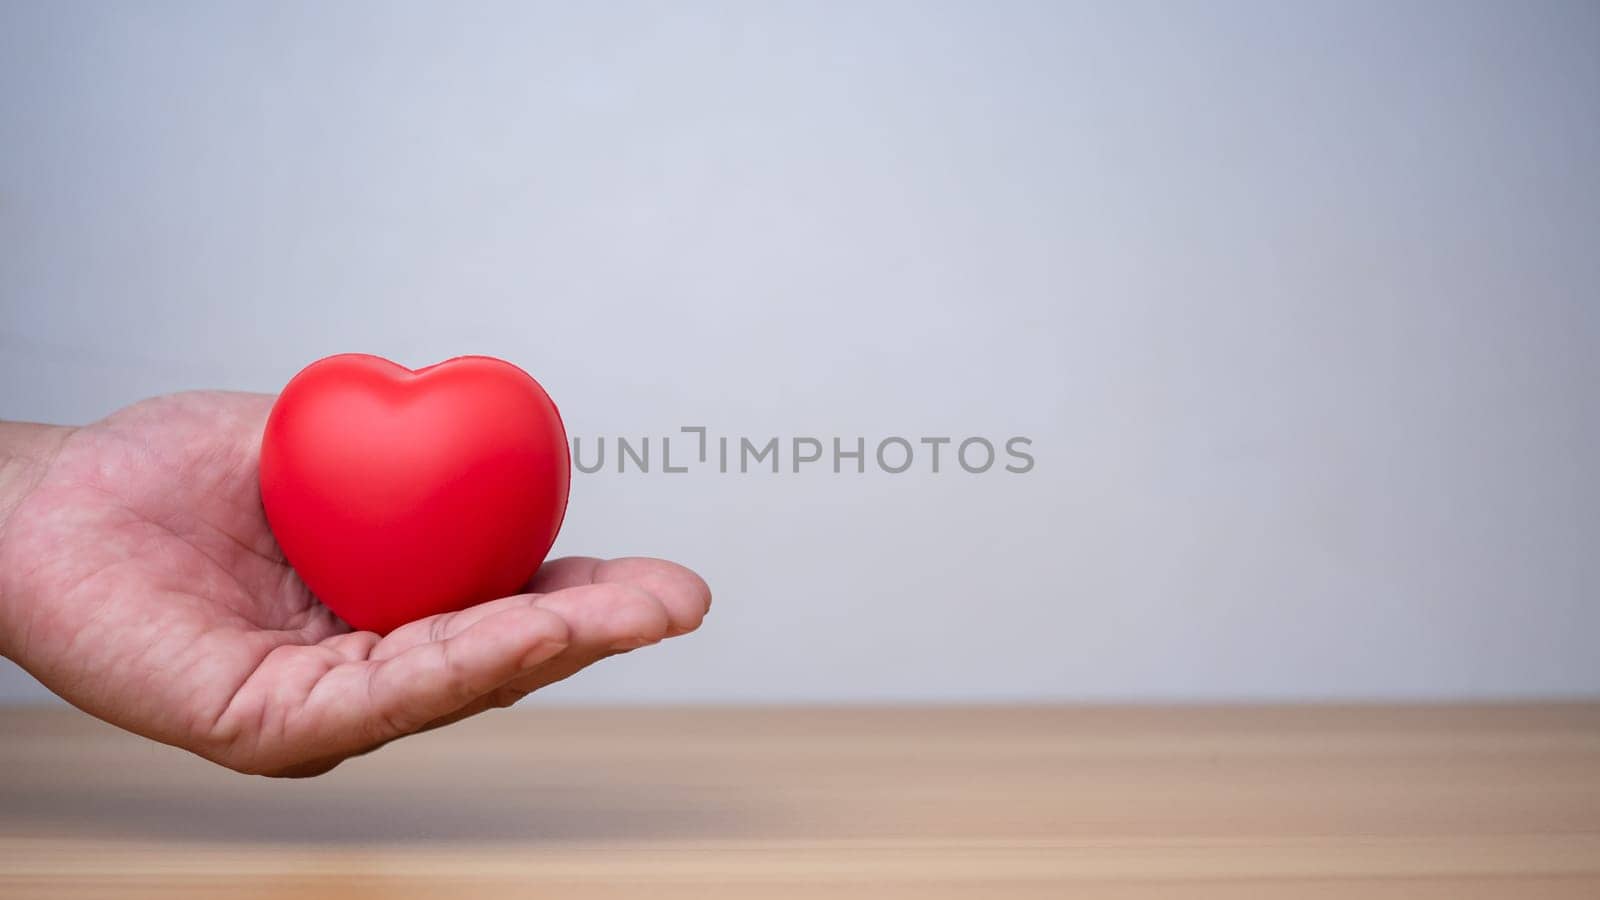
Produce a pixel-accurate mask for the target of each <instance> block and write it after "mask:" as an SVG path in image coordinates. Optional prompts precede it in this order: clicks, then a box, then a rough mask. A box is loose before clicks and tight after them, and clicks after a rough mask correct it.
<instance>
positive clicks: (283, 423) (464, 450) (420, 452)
mask: <svg viewBox="0 0 1600 900" xmlns="http://www.w3.org/2000/svg"><path fill="white" fill-rule="evenodd" d="M570 481H571V461H570V459H569V457H568V455H567V435H566V430H565V429H564V428H563V427H562V425H561V414H560V413H559V412H558V411H557V410H556V406H555V404H554V403H552V402H551V401H550V397H549V395H547V394H546V393H545V392H544V388H542V387H540V386H539V383H538V382H537V381H534V380H533V378H532V377H530V376H529V375H528V374H527V373H526V372H524V371H522V370H521V369H519V368H517V367H516V366H514V365H512V364H510V363H508V362H505V361H503V360H498V359H493V358H491V357H487V356H463V357H459V358H456V359H452V360H447V361H445V362H442V363H439V364H438V365H433V366H428V367H426V368H422V369H418V370H416V371H415V372H413V371H411V370H410V369H407V368H405V367H404V366H400V365H397V364H395V363H392V362H390V361H388V360H386V359H382V358H380V357H377V356H367V355H365V354H360V353H346V354H341V355H339V356H330V357H328V358H327V359H323V360H319V361H317V362H314V363H312V364H311V365H309V366H307V367H306V368H305V369H303V370H301V372H300V374H298V375H296V376H295V377H294V378H293V379H291V380H290V381H289V384H288V385H287V386H286V387H284V389H283V393H281V394H279V395H278V399H277V402H275V403H274V404H273V406H272V413H271V414H270V415H268V416H267V426H266V432H265V433H264V434H263V436H262V438H261V503H262V505H263V506H264V507H265V508H266V513H267V522H268V523H269V524H270V525H271V526H272V533H273V534H274V535H275V536H276V537H277V539H278V544H279V546H281V547H282V548H283V552H284V556H285V557H287V558H288V560H289V563H290V564H291V565H293V566H294V568H295V571H296V572H298V573H300V577H301V579H303V580H304V581H305V583H306V586H307V587H309V588H310V589H311V592H312V593H314V594H316V595H317V597H318V599H320V600H321V601H322V602H323V603H325V604H326V605H327V606H328V608H329V609H332V610H333V611H334V612H335V613H337V614H338V615H339V617H340V618H342V619H344V620H345V621H346V622H347V623H349V624H350V625H351V626H352V627H354V628H358V629H363V630H370V631H376V632H378V633H380V634H384V633H387V632H389V631H391V630H393V629H394V628H396V627H398V626H400V625H403V624H405V623H406V622H410V621H412V620H413V619H418V618H422V617H423V616H429V615H433V614H435V613H441V612H448V611H450V610H456V609H461V608H463V607H466V606H470V605H472V604H474V603H481V602H483V601H485V600H492V599H494V598H496V597H504V596H506V595H508V594H515V593H517V592H518V591H520V590H522V588H523V586H524V585H525V584H527V582H528V579H529V578H530V577H532V575H533V573H534V572H535V571H536V570H537V569H538V568H539V564H540V563H542V562H544V557H545V554H547V553H549V552H550V545H551V544H553V543H555V539H556V532H558V531H560V530H561V519H562V517H563V516H564V515H565V513H566V509H567V490H568V488H569V486H570Z"/></svg>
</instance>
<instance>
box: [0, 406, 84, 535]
mask: <svg viewBox="0 0 1600 900" xmlns="http://www.w3.org/2000/svg"><path fill="white" fill-rule="evenodd" d="M76 430H77V429H75V428H67V427H63V426H60V425H37V424H34V423H32V422H0V537H3V536H4V534H5V528H6V522H7V521H8V520H10V518H11V513H12V511H13V510H15V509H16V508H17V506H18V505H20V504H21V503H22V501H23V499H24V498H26V497H27V496H28V493H29V492H30V491H32V490H33V489H34V487H36V486H37V485H38V484H39V482H40V480H41V479H43V478H44V476H45V473H46V472H48V471H50V465H51V464H52V463H53V462H55V458H56V455H57V454H58V453H60V452H61V445H62V444H64V443H66V440H67V438H68V437H70V436H71V435H72V432H74V431H76Z"/></svg>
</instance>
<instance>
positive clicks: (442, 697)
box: [0, 392, 711, 776]
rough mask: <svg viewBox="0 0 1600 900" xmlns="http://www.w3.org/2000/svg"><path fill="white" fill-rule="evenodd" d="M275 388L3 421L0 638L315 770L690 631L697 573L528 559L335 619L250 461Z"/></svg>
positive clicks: (244, 762)
mask: <svg viewBox="0 0 1600 900" xmlns="http://www.w3.org/2000/svg"><path fill="white" fill-rule="evenodd" d="M272 400H273V398H272V396H270V395H262V394H238V393H220V392H196V393H186V394H176V395H173V396H168V397H159V398H156V399H153V400H147V401H144V402H143V403H139V404H136V405H134V406H131V407H128V408H127V409H124V410H122V411H120V412H118V413H116V414H114V415H112V416H110V417H108V418H106V419H104V420H102V421H99V422H96V423H94V424H92V425H87V426H84V427H82V428H76V429H68V428H52V427H49V426H34V425H0V652H3V653H4V655H5V656H7V657H9V658H10V659H12V660H14V661H15V662H17V663H18V664H19V665H21V666H22V667H23V668H24V669H27V670H28V671H29V672H30V673H32V674H33V675H34V676H35V677H36V678H38V679H39V680H40V681H42V682H43V683H44V684H45V685H46V686H48V687H49V688H50V689H51V690H53V691H55V692H56V693H58V694H60V695H61V696H62V697H64V698H66V699H67V700H68V701H70V702H71V703H73V704H74V705H76V706H77V707H79V708H80V709H83V710H85V711H87V712H89V713H90V714H92V715H95V716H98V717H100V718H102V719H105V720H106V721H109V722H111V723H113V724H116V725H119V726H121V727H123V728H126V729H128V730H129V731H133V732H136V733H138V734H142V735H144V736H146V737H149V738H153V739H155V740H158V741H163V742H165V743H168V744H173V745H175V746H179V747H183V748H185V749H187V750H190V751H193V752H194V753H197V754H199V755H200V756H203V757H205V758H206V759H209V760H212V761H214V762H217V763H219V764H221V765H224V766H227V767H228V768H231V769H235V770H237V771H240V772H248V773H257V774H265V775H281V776H306V775H317V774H320V773H322V772H326V771H328V770H329V769H332V768H333V767H334V766H336V765H338V764H339V763H340V762H342V761H343V760H345V759H347V758H349V757H351V756H355V755H359V754H361V753H366V752H368V751H370V750H373V749H375V748H377V747H379V746H381V745H383V744H385V743H387V742H388V741H391V740H394V739H395V738H397V737H401V736H403V735H406V734H410V733H413V732H417V731H422V730H426V729H429V728H434V727H437V726H439V725H443V724H446V723H449V722H453V721H456V720H458V719H462V718H465V717H467V716H470V715H474V714H476V713H479V712H482V711H484V710H487V709H493V708H498V707H504V706H508V705H510V704H512V703H514V702H516V701H517V700H519V699H521V698H522V697H523V696H525V695H526V694H528V693H530V692H532V691H534V690H537V689H539V688H541V687H543V686H545V685H548V684H551V683H553V682H556V681H560V680H561V679H563V678H566V677H568V676H570V675H572V674H574V673H576V672H578V671H579V670H581V669H583V668H585V667H586V666H589V665H590V664H592V663H595V662H597V661H599V660H601V659H603V658H605V657H607V656H611V655H614V654H616V653H620V652H626V651H628V650H631V649H636V648H638V647H643V646H646V645H648V644H653V643H655V642H657V641H660V640H661V639H663V638H666V637H670V636H673V635H678V634H685V633H687V632H690V631H693V630H694V629H695V628H697V627H698V626H699V625H700V622H701V619H702V618H703V617H704V616H705V614H706V611H707V609H708V608H709V606H710V603H711V595H710V591H709V589H708V588H707V587H706V584H705V582H704V581H702V580H701V579H700V578H699V576H697V575H695V574H694V573H693V572H690V571H689V570H688V569H685V568H683V567H681V566H678V565H675V564H673V563H670V562H666V561H663V560H655V559H642V558H629V559H614V560H608V561H602V560H597V559H591V558H582V557H575V558H567V559H559V560H553V561H551V562H547V563H545V565H544V566H543V568H541V569H540V570H539V572H538V574H536V575H535V576H534V578H533V580H532V581H531V582H530V583H529V584H528V585H527V587H526V593H522V594H518V595H515V596H510V597H504V598H501V599H498V600H493V601H490V602H488V603H484V604H481V605H479V606H475V607H471V608H468V609H465V610H462V611H460V612H456V613H446V614H443V615H438V616H432V617H429V618H426V619H421V620H418V621H416V622H412V623H410V624H408V625H404V626H401V627H400V628H398V629H396V630H395V631H393V632H391V633H390V634H389V635H388V636H386V637H382V638H380V637H379V636H378V635H376V634H374V633H372V632H361V631H352V630H351V629H350V628H349V626H347V625H345V624H344V623H343V622H341V621H339V619H338V618H336V617H335V616H334V615H333V614H332V613H331V612H329V611H328V610H327V608H326V607H324V606H322V604H320V603H318V602H317V600H316V598H315V597H313V596H311V594H310V592H308V591H307V590H306V588H305V586H304V585H303V584H302V583H301V582H300V579H299V578H298V577H297V576H296V575H295V573H294V570H293V569H291V568H290V567H289V565H288V564H287V563H286V562H285V561H284V558H283V555H282V554H281V552H280V551H279V549H278V546H277V543H276V542H275V541H274V540H273V538H272V533H271V531H270V530H269V529H268V527H267V522H266V518H265V517H264V515H263V514H262V511H261V500H260V496H259V483H258V480H257V458H258V454H259V445H260V438H261V430H262V426H263V423H264V422H265V420H266V415H267V411H268V410H269V409H270V408H271V405H272Z"/></svg>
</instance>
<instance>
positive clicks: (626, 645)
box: [611, 637, 655, 650]
mask: <svg viewBox="0 0 1600 900" xmlns="http://www.w3.org/2000/svg"><path fill="white" fill-rule="evenodd" d="M654 643H655V641H654V640H652V639H650V638H642V637H638V638H628V639H627V640H625V641H617V642H616V643H615V644H612V645H611V649H613V650H637V649H639V648H640V647H648V646H650V645H651V644H654Z"/></svg>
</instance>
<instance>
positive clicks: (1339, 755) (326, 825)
mask: <svg viewBox="0 0 1600 900" xmlns="http://www.w3.org/2000/svg"><path fill="white" fill-rule="evenodd" d="M0 734H3V737H0V773H3V774H0V896H3V897H6V898H11V897H34V896H39V897H223V896H227V897H245V898H267V897H341V898H343V897H350V898H367V897H372V898H378V897H383V898H423V897H450V898H466V897H533V896H539V897H571V898H580V900H583V898H597V897H607V898H610V897H636V896H648V897H665V898H680V897H681V898H690V897H693V898H707V897H709V898H722V897H729V898H732V897H738V898H758V900H759V898H766V897H782V898H799V897H848V896H859V897H890V898H894V897H917V898H946V897H962V898H967V897H971V898H979V897H983V898H989V897H1064V896H1074V897H1112V898H1144V897H1164V898H1165V897H1177V898H1239V897H1290V898H1300V897H1307V898H1324V897H1363V898H1366V897H1379V898H1389V897H1394V898H1400V897H1405V898H1434V897H1440V898H1444V897H1448V898H1452V900H1462V898H1479V897H1485V898H1487V897H1495V898H1500V897H1513V898H1518V900H1527V898H1537V897H1573V898H1580V897H1581V898H1587V900H1594V898H1600V704H1542V705H1507V706H1455V707H1389V706H1382V707H1379V706H1373V707H1259V708H1204V707H1200V708H1194V707H1191V708H1180V709H1172V708H1110V707H1108V708H1055V707H1048V708H1021V707H1007V708H923V709H904V708H860V709H643V710H641V709H607V710H572V709H552V708H532V709H521V710H515V711H510V712H505V713H499V714H495V715H490V716H485V717H481V718H479V719H477V720H473V721H470V722H467V723H463V724H461V725H458V726H454V727H451V728H447V729H444V730H441V731H439V732H435V733H431V734H427V735H422V736H419V737H415V738H411V739H408V740H405V741H401V742H399V743H397V744H394V745H392V746H390V747H387V748H384V749H383V750H381V751H379V752H377V753H375V754H372V755H371V756H368V757H365V758H362V759H358V760H354V761H351V762H349V763H346V764H345V766H343V767H342V768H340V769H337V770H335V771H334V772H333V773H331V774H329V775H326V776H323V777H321V778H317V779H312V780H307V781H273V780H269V779H263V778H249V777H245V776H240V775H234V774H231V773H229V772H226V771H223V770H221V769H217V768H216V767H214V766H211V765H210V764H207V763H204V762H202V761H200V760H199V759H196V758H193V757H190V756H188V755H186V754H184V753H182V752H180V751H177V750H173V749H171V748H167V747H162V746H159V745H155V744H151V743H149V742H146V741H143V740H141V739H139V738H135V737H132V736H129V735H126V734H123V733H121V732H118V731H117V730H115V729H113V728H111V727H109V726H106V725H103V724H100V723H98V722H95V721H93V720H91V719H89V718H87V717H85V716H83V715H81V714H78V713H76V712H73V711H70V710H40V709H34V710H9V711H0Z"/></svg>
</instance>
